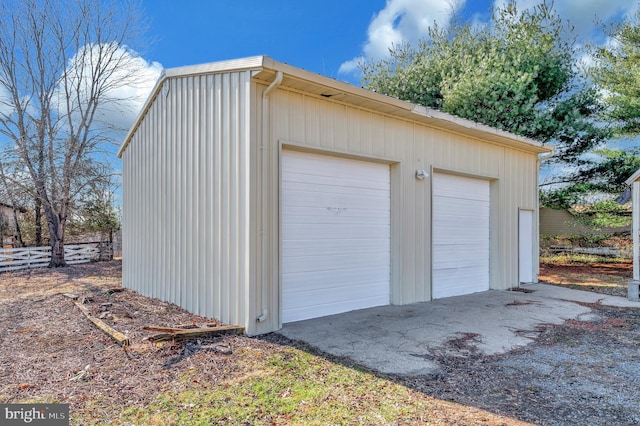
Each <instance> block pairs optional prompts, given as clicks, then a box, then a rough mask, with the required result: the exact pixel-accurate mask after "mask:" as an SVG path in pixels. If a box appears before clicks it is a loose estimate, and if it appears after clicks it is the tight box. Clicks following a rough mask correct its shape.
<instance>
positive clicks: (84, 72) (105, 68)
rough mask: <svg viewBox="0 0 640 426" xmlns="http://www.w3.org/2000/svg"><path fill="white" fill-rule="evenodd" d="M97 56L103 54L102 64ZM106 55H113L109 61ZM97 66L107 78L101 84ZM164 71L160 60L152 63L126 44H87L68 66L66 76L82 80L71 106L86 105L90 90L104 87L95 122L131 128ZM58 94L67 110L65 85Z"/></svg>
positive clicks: (75, 81)
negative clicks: (95, 76)
mask: <svg viewBox="0 0 640 426" xmlns="http://www.w3.org/2000/svg"><path fill="white" fill-rule="evenodd" d="M98 58H102V59H101V61H102V64H99V62H97V61H98ZM104 58H111V59H110V60H108V62H107V63H106V65H105V64H104V63H105V59H104ZM97 70H100V71H99V72H100V75H101V76H102V77H100V78H101V79H104V80H103V82H102V83H100V84H98V85H96V83H93V82H92V76H94V75H95V74H96V72H97ZM161 72H162V66H161V65H160V64H159V63H157V62H152V63H149V62H147V61H146V60H144V59H143V58H141V57H139V56H137V55H136V54H135V53H134V52H131V51H129V50H127V49H126V48H122V47H119V46H115V45H88V46H85V48H84V49H81V50H80V51H79V52H78V53H77V54H76V55H75V56H74V58H72V59H71V61H70V63H69V66H68V67H67V69H66V75H67V80H68V81H69V82H70V83H71V84H72V85H74V86H77V85H78V83H80V85H79V86H80V91H81V93H80V98H79V99H77V98H75V95H74V96H72V97H71V101H72V105H71V108H73V110H74V111H76V110H77V109H79V108H84V107H85V106H84V105H86V104H87V103H88V100H89V96H91V95H90V93H91V92H92V91H95V89H96V87H101V88H102V90H103V93H102V94H101V95H100V98H99V101H100V103H99V105H98V109H97V111H96V122H97V123H96V124H98V125H101V126H104V127H106V128H108V129H109V131H116V132H117V131H125V130H128V129H129V128H130V127H131V126H132V125H133V122H134V120H135V118H136V116H137V114H138V112H139V111H140V109H141V108H142V106H143V104H144V102H145V100H146V99H147V97H148V96H149V93H150V92H151V90H152V88H153V86H154V84H155V82H156V81H157V79H158V77H159V76H160V74H161ZM56 97H57V99H58V105H60V109H61V112H63V113H64V112H65V111H66V109H67V107H66V96H65V95H64V91H63V88H62V87H60V88H59V89H58V93H57V96H56ZM74 114H75V112H74Z"/></svg>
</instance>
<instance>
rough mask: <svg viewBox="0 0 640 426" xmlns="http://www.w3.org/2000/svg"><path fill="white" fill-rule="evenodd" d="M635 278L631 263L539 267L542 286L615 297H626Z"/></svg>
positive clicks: (574, 263) (541, 265)
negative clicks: (551, 285)
mask: <svg viewBox="0 0 640 426" xmlns="http://www.w3.org/2000/svg"><path fill="white" fill-rule="evenodd" d="M632 277H633V263H632V262H631V260H628V261H620V262H615V263H576V262H558V261H555V262H553V263H541V264H540V274H539V279H540V282H543V283H547V284H554V285H560V286H563V287H567V288H573V289H578V290H587V291H593V292H597V293H602V294H609V295H612V296H623V297H626V296H627V283H628V282H629V281H630V280H631V278H632Z"/></svg>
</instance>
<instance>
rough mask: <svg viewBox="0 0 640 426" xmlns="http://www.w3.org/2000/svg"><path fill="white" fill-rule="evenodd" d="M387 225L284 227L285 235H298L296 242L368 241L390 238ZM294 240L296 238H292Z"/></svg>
mask: <svg viewBox="0 0 640 426" xmlns="http://www.w3.org/2000/svg"><path fill="white" fill-rule="evenodd" d="M385 228H387V226H386V225H366V224H364V225H349V224H345V223H333V224H331V223H316V224H309V225H304V224H288V225H286V226H284V225H283V227H282V231H283V233H285V232H286V233H296V236H295V239H296V240H310V239H321V240H322V239H336V238H337V239H361V238H362V239H367V240H376V239H380V238H389V236H390V231H389V229H385ZM291 239H294V238H291Z"/></svg>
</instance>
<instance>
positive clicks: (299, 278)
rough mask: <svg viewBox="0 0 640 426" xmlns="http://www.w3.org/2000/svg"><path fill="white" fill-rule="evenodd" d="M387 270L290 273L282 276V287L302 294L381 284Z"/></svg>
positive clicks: (386, 275) (384, 268)
mask: <svg viewBox="0 0 640 426" xmlns="http://www.w3.org/2000/svg"><path fill="white" fill-rule="evenodd" d="M388 274H389V268H388V267H387V266H385V265H382V266H380V265H376V266H375V267H367V268H352V269H346V270H344V271H343V272H342V273H341V274H340V275H336V274H335V272H334V271H318V272H316V273H314V274H312V275H310V274H306V273H305V272H298V273H296V272H290V273H287V274H283V275H282V282H283V287H284V288H286V289H288V290H287V291H288V293H293V292H296V291H300V292H304V291H308V290H314V289H319V288H324V289H333V288H335V287H342V286H348V285H363V284H370V283H375V284H377V283H382V282H385V281H387V280H388Z"/></svg>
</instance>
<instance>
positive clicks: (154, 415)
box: [119, 348, 448, 425]
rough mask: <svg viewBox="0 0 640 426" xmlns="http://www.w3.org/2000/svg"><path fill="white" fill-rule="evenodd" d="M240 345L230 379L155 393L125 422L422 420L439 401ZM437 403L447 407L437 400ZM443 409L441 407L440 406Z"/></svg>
mask: <svg viewBox="0 0 640 426" xmlns="http://www.w3.org/2000/svg"><path fill="white" fill-rule="evenodd" d="M256 352H257V351H252V350H245V351H244V353H243V354H242V356H241V358H240V362H241V363H242V364H243V365H242V366H241V367H242V368H240V369H239V371H241V372H244V373H238V374H236V375H235V376H234V377H232V378H230V379H228V380H225V381H224V382H222V383H218V384H207V383H195V380H194V377H196V372H194V373H193V374H187V375H185V376H184V377H183V386H181V387H180V388H174V389H170V390H167V391H165V392H163V393H162V394H160V395H158V396H157V398H156V399H155V401H154V402H152V403H151V404H149V405H148V406H146V407H131V408H127V409H125V410H124V412H123V413H122V415H121V416H120V419H119V421H120V422H123V423H127V424H144V425H175V424H195V425H198V424H252V425H260V424H305V425H312V424H318V425H320V424H389V423H422V422H428V419H429V413H430V412H431V411H433V409H434V405H436V401H437V400H433V399H431V398H428V397H425V396H424V395H421V394H418V393H416V392H414V391H411V390H409V389H407V388H405V387H403V386H401V385H399V384H396V383H393V382H390V381H388V380H385V379H382V378H379V377H376V376H374V375H372V374H371V373H368V372H365V371H361V370H358V369H354V368H350V367H347V366H344V365H339V364H334V363H331V362H329V361H327V360H325V359H323V358H319V357H317V356H314V355H311V354H309V353H306V352H303V351H300V350H297V349H293V348H283V349H282V351H279V352H277V353H275V354H273V353H272V354H270V355H267V356H265V354H264V353H259V352H258V353H256ZM438 404H448V403H444V402H442V401H438ZM440 408H441V409H442V407H440Z"/></svg>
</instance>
